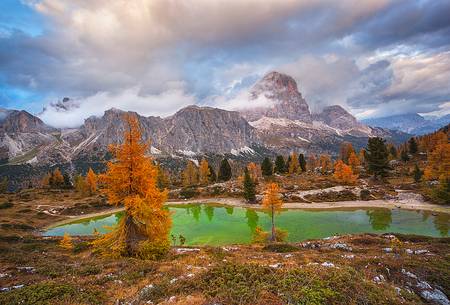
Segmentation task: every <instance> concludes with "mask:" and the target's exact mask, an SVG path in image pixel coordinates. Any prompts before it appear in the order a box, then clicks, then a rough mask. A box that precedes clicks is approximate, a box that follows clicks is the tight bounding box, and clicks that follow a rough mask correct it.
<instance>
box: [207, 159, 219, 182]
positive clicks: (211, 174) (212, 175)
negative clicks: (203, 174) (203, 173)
mask: <svg viewBox="0 0 450 305" xmlns="http://www.w3.org/2000/svg"><path fill="white" fill-rule="evenodd" d="M208 169H209V182H211V183H213V182H216V180H217V175H216V172H215V171H214V168H213V167H212V166H211V164H208Z"/></svg>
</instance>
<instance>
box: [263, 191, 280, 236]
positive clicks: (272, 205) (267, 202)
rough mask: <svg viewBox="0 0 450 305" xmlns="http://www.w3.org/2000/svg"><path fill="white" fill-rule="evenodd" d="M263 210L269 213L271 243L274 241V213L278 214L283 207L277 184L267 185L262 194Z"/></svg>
mask: <svg viewBox="0 0 450 305" xmlns="http://www.w3.org/2000/svg"><path fill="white" fill-rule="evenodd" d="M262 206H263V208H264V209H265V210H266V211H268V212H269V214H270V216H271V221H272V234H271V237H270V240H271V241H275V239H276V231H275V212H279V211H280V210H281V208H282V206H283V201H282V200H281V198H280V189H279V187H278V184H276V183H269V184H268V185H267V187H266V190H265V192H264V198H263V201H262Z"/></svg>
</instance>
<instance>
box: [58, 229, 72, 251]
mask: <svg viewBox="0 0 450 305" xmlns="http://www.w3.org/2000/svg"><path fill="white" fill-rule="evenodd" d="M59 246H60V247H61V248H63V249H66V250H72V249H73V241H72V237H71V236H70V235H69V234H67V232H65V233H64V236H63V238H62V239H61V241H60V242H59Z"/></svg>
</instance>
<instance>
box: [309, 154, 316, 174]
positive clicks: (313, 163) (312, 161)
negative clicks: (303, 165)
mask: <svg viewBox="0 0 450 305" xmlns="http://www.w3.org/2000/svg"><path fill="white" fill-rule="evenodd" d="M317 163H318V162H317V158H316V156H314V155H313V154H311V155H309V156H308V166H307V169H308V170H310V171H314V170H315V168H316V167H317V166H318V165H317Z"/></svg>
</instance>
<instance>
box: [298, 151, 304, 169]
mask: <svg viewBox="0 0 450 305" xmlns="http://www.w3.org/2000/svg"><path fill="white" fill-rule="evenodd" d="M298 163H299V165H300V169H301V170H302V172H306V160H305V156H304V155H303V154H299V155H298Z"/></svg>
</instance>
